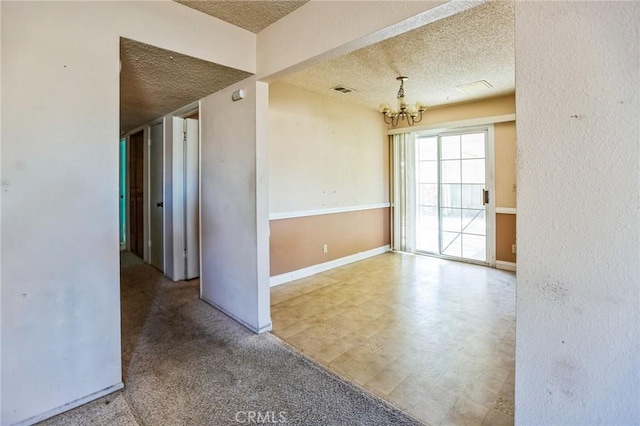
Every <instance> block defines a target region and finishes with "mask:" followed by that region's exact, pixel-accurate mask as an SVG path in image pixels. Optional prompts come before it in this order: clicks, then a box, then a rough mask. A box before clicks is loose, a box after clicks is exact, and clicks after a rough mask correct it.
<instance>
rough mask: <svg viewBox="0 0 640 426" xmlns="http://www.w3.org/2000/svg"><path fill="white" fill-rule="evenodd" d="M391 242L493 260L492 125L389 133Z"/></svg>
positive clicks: (461, 258)
mask: <svg viewBox="0 0 640 426" xmlns="http://www.w3.org/2000/svg"><path fill="white" fill-rule="evenodd" d="M392 152H393V163H394V164H393V169H394V173H393V174H394V176H393V178H394V185H393V187H394V200H395V205H396V214H395V217H394V222H395V223H394V232H395V236H394V238H395V240H396V241H395V244H394V245H395V247H396V248H398V249H399V250H400V251H406V252H410V253H419V254H428V255H432V256H438V257H442V258H446V259H450V260H457V261H464V262H471V263H478V264H482V265H489V266H495V242H494V241H495V238H494V234H495V231H494V229H495V207H494V206H495V203H494V200H493V193H494V191H493V188H494V171H493V127H492V125H489V126H484V127H478V128H461V129H447V130H442V131H438V132H417V133H415V134H406V135H395V136H394V138H393V140H392Z"/></svg>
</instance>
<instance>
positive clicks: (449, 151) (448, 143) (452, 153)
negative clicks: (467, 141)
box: [440, 135, 460, 160]
mask: <svg viewBox="0 0 640 426" xmlns="http://www.w3.org/2000/svg"><path fill="white" fill-rule="evenodd" d="M440 149H441V152H442V159H443V160H447V159H457V158H460V135H455V136H444V137H442V138H441V139H440Z"/></svg>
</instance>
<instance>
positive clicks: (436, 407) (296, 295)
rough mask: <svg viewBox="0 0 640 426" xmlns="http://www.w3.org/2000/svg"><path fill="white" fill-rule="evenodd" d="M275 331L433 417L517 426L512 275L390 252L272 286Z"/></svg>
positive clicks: (442, 421)
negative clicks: (515, 422)
mask: <svg viewBox="0 0 640 426" xmlns="http://www.w3.org/2000/svg"><path fill="white" fill-rule="evenodd" d="M271 317H272V321H273V333H274V334H275V335H276V336H278V337H280V338H281V339H283V340H285V341H286V342H288V343H289V344H290V345H292V346H294V347H296V348H297V349H299V350H301V351H302V352H304V353H306V354H307V355H309V356H310V357H312V358H314V359H315V360H317V361H318V362H320V363H321V364H324V365H325V366H327V367H328V368H329V369H331V370H333V371H334V372H336V373H338V374H339V375H341V376H342V377H345V378H347V379H349V380H351V381H353V382H355V383H356V384H358V385H360V386H362V387H364V388H365V389H367V390H369V391H371V392H373V393H375V394H376V395H378V396H380V397H381V398H383V399H385V400H387V401H389V402H391V403H392V404H393V405H395V406H397V407H399V408H401V409H403V410H404V411H406V412H408V413H410V414H411V415H413V416H414V417H416V418H418V419H419V420H421V421H423V422H424V423H426V424H428V425H449V424H452V425H480V424H482V425H512V424H513V411H514V403H513V401H514V367H515V359H514V357H515V274H514V273H511V272H506V271H500V270H497V269H491V268H486V267H482V266H476V265H470V264H465V263H459V262H451V261H445V260H441V259H436V258H431V257H426V256H413V255H407V254H398V253H387V254H384V255H380V256H376V257H373V258H370V259H367V260H363V261H361V262H357V263H354V264H351V265H347V266H344V267H341V268H337V269H333V270H331V271H327V272H324V273H321V274H318V275H315V276H312V277H309V278H305V279H301V280H298V281H294V282H291V283H287V284H283V285H280V286H277V287H274V288H272V289H271Z"/></svg>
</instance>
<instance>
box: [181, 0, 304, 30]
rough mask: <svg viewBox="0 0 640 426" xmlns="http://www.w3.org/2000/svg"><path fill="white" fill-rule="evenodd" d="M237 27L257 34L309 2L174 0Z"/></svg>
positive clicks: (295, 0) (294, 0) (292, 0)
mask: <svg viewBox="0 0 640 426" xmlns="http://www.w3.org/2000/svg"><path fill="white" fill-rule="evenodd" d="M174 1H176V2H178V3H180V4H183V5H185V6H188V7H191V8H193V9H196V10H199V11H200V12H203V13H206V14H207V15H211V16H215V17H216V18H218V19H222V20H223V21H227V22H229V23H230V24H233V25H235V26H237V27H240V28H244V29H245V30H249V31H251V32H252V33H259V32H260V31H262V30H263V29H265V28H267V27H268V26H269V25H271V24H273V23H274V22H276V21H277V20H278V19H280V18H282V17H283V16H285V15H288V14H290V13H291V12H293V11H294V10H296V9H297V8H299V7H300V6H302V5H303V4H305V3H306V2H307V1H309V0H302V1H297V0H286V1H278V0H265V1H261V0H250V1H247V0H215V1H213V0H174Z"/></svg>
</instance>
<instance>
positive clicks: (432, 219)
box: [418, 206, 439, 230]
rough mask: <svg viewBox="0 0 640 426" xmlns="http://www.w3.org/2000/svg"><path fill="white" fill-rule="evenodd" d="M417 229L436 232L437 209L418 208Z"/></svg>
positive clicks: (437, 224) (437, 225)
mask: <svg viewBox="0 0 640 426" xmlns="http://www.w3.org/2000/svg"><path fill="white" fill-rule="evenodd" d="M418 227H419V228H424V229H435V230H438V227H439V222H438V208H437V207H424V206H420V208H419V209H418Z"/></svg>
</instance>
